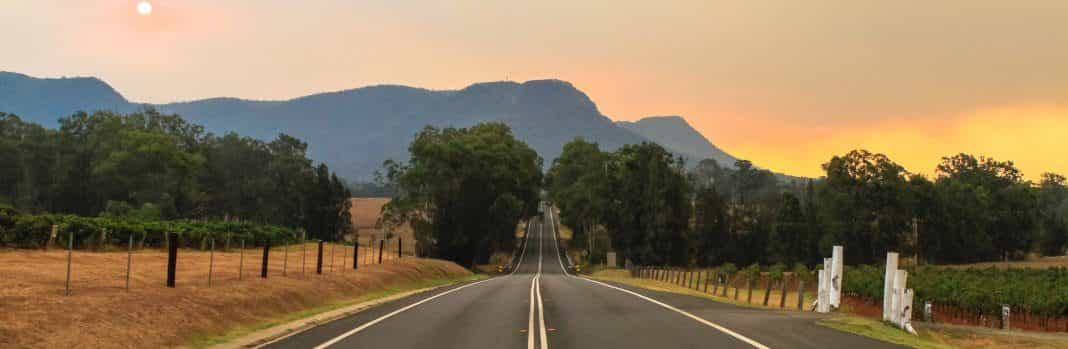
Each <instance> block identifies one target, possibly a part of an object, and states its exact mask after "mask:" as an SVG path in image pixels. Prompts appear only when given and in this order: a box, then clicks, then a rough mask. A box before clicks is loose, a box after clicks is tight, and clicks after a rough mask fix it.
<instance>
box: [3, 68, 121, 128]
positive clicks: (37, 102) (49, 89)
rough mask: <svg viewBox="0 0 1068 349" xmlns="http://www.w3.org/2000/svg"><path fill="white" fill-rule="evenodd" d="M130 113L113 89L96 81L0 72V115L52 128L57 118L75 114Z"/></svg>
mask: <svg viewBox="0 0 1068 349" xmlns="http://www.w3.org/2000/svg"><path fill="white" fill-rule="evenodd" d="M132 109H134V108H133V106H132V105H131V104H130V103H129V102H128V101H126V98H123V97H122V95H120V94H119V93H118V92H116V91H115V89H113V88H111V86H109V85H108V84H107V83H105V82H103V81H100V79H97V78H61V79H38V78H34V77H30V76H26V75H22V74H18V73H9V72H2V71H0V111H2V112H6V113H12V114H17V115H19V116H20V117H22V118H23V119H27V120H33V121H34V122H37V123H39V124H41V125H44V126H49V127H54V126H56V121H57V120H58V119H59V118H60V117H61V116H67V115H70V114H71V112H73V111H78V110H117V111H129V110H132Z"/></svg>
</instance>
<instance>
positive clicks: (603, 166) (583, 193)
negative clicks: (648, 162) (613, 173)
mask: <svg viewBox="0 0 1068 349" xmlns="http://www.w3.org/2000/svg"><path fill="white" fill-rule="evenodd" d="M610 158H611V155H609V154H606V153H603V152H601V150H600V149H599V148H598V145H597V143H590V142H587V141H585V140H583V139H581V138H576V139H575V140H573V141H571V142H568V143H567V144H565V145H564V148H563V151H562V152H561V153H560V156H559V157H557V158H556V159H555V160H553V165H552V167H550V168H549V173H548V175H547V176H546V178H545V183H546V189H547V190H548V192H549V198H550V199H551V200H552V201H553V203H554V204H555V205H556V206H557V207H559V208H560V220H561V223H563V224H566V225H567V226H569V227H572V229H573V230H574V233H575V236H574V237H573V239H572V241H575V242H577V243H578V244H577V245H578V246H582V245H585V247H586V249H587V251H588V253H589V258H590V259H591V260H600V259H603V258H604V252H606V251H607V248H608V246H602V245H596V244H595V241H596V240H597V237H596V236H594V235H595V234H594V232H595V231H596V227H597V226H598V225H599V224H600V223H601V218H602V217H603V216H604V215H605V214H607V213H608V212H607V208H608V205H609V201H610V199H611V198H612V196H613V195H612V188H611V187H610V186H609V183H608V161H609V159H610ZM595 247H596V249H595Z"/></svg>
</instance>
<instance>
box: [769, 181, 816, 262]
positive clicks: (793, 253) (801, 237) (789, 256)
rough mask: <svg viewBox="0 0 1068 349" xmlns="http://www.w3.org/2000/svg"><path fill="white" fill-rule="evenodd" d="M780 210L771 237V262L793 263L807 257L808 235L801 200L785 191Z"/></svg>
mask: <svg viewBox="0 0 1068 349" xmlns="http://www.w3.org/2000/svg"><path fill="white" fill-rule="evenodd" d="M778 211H779V212H778V216H777V217H776V220H775V229H774V230H772V237H771V238H770V239H769V240H770V241H769V245H768V256H769V262H772V263H784V264H793V263H794V262H796V261H799V260H802V259H803V258H804V257H805V256H804V252H805V249H806V241H807V236H806V234H805V232H806V229H805V228H806V227H805V215H804V213H803V212H802V211H801V201H800V200H798V199H797V197H796V196H794V195H793V194H791V193H783V194H782V205H781V206H780V207H779V210H778Z"/></svg>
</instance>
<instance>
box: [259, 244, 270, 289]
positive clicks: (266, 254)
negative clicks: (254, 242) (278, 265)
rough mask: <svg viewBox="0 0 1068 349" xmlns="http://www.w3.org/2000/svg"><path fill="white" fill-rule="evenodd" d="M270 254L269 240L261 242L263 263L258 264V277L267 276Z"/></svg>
mask: <svg viewBox="0 0 1068 349" xmlns="http://www.w3.org/2000/svg"><path fill="white" fill-rule="evenodd" d="M270 255H271V240H266V241H264V242H263V265H261V266H260V277H261V278H264V279H266V278H267V265H268V264H269V262H270Z"/></svg>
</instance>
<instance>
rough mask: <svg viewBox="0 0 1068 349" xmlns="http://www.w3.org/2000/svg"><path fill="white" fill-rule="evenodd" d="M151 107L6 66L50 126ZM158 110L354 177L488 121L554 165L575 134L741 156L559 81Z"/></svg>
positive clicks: (2, 83) (26, 114) (18, 105)
mask: <svg viewBox="0 0 1068 349" xmlns="http://www.w3.org/2000/svg"><path fill="white" fill-rule="evenodd" d="M147 106H149V105H147V104H137V103H131V102H129V101H127V100H126V99H125V98H123V97H122V95H120V94H119V93H118V92H116V91H115V90H114V89H113V88H111V86H108V85H107V84H106V83H104V82H103V81H101V80H99V79H96V78H64V79H37V78H33V77H29V76H25V75H21V74H14V73H0V111H3V112H8V113H14V114H17V115H19V116H21V117H23V118H24V119H26V120H30V121H34V122H37V123H40V124H42V125H46V126H55V125H56V120H57V119H58V118H60V117H63V116H67V115H70V114H72V113H73V112H75V111H79V110H85V111H93V110H116V111H120V112H129V111H134V110H137V109H140V108H145V107H147ZM154 107H156V108H157V109H159V110H160V111H163V112H167V113H177V114H181V115H182V116H183V117H185V118H186V119H188V120H190V121H191V122H195V123H199V124H202V125H204V126H205V127H206V128H207V130H209V131H211V132H214V133H219V134H221V133H224V132H229V131H233V132H237V133H240V134H242V135H248V136H252V137H256V138H261V139H272V138H274V137H275V136H277V135H278V134H279V133H286V134H290V135H293V136H295V137H298V138H300V139H302V140H304V141H306V142H308V143H309V145H310V146H309V149H310V153H311V156H312V157H313V158H314V159H316V160H318V161H323V162H326V163H327V164H329V165H330V167H331V168H333V169H335V170H336V171H337V172H338V174H340V175H343V176H346V177H349V178H354V179H357V178H363V179H367V178H370V177H371V176H372V175H373V173H374V171H375V170H378V169H380V168H381V165H382V162H383V161H385V160H387V159H397V160H405V159H406V158H407V147H408V143H409V142H410V141H411V139H412V136H413V135H414V134H416V133H417V132H419V130H421V129H422V128H423V127H424V126H426V125H433V126H438V127H445V126H456V127H465V126H470V125H474V124H476V123H479V122H483V121H501V122H504V123H506V124H508V125H509V126H511V127H512V130H513V132H515V134H516V136H517V137H518V138H520V139H522V140H523V141H525V142H527V144H530V145H531V147H533V148H534V149H536V150H537V151H538V152H539V154H541V156H542V157H543V158H545V159H546V165H549V164H550V162H551V161H552V159H554V158H555V157H556V156H557V155H559V153H560V151H561V148H562V146H563V144H564V143H567V142H568V141H570V140H572V139H574V138H575V137H583V138H585V139H587V140H590V141H594V142H598V143H600V144H601V146H602V148H603V149H608V150H612V149H616V148H618V147H620V146H622V145H624V144H634V143H639V142H642V141H645V140H647V139H652V140H654V141H656V142H659V143H660V144H662V145H664V146H665V147H666V148H668V149H670V150H672V151H674V152H676V153H678V154H680V155H683V156H686V157H688V158H690V159H701V158H705V157H710V158H713V159H716V160H718V161H720V162H721V163H725V164H733V157H730V155H728V154H726V153H725V152H723V151H721V150H719V149H718V148H716V147H715V146H713V145H712V144H711V143H709V142H708V140H706V139H705V138H704V137H702V136H701V135H700V134H699V133H697V132H696V131H694V130H693V129H692V128H691V127H690V126H689V125H688V124H686V122H685V121H684V120H682V119H681V118H677V117H676V118H651V119H645V120H642V121H639V122H636V123H621V124H620V125H622V126H623V127H620V125H617V124H616V123H613V122H612V120H610V119H608V118H607V117H605V116H604V115H602V114H601V113H600V111H599V110H598V109H597V106H596V105H595V104H594V103H593V101H591V100H590V99H589V97H587V96H586V94H585V93H583V92H582V91H579V90H578V89H576V88H575V87H574V86H572V85H571V84H570V83H567V82H565V81H559V80H535V81H528V82H525V83H516V82H489V83H479V84H474V85H471V86H468V87H466V88H464V89H461V90H443V91H435V90H427V89H421V88H413V87H406V86H392V85H382V86H370V87H363V88H357V89H352V90H345V91H338V92H330V93H320V94H314V95H309V96H305V97H299V98H294V99H290V100H285V101H251V100H242V99H236V98H212V99H204V100H197V101H191V102H182V103H171V104H162V105H155V106H154ZM690 162H691V163H696V162H697V160H691V161H690Z"/></svg>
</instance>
